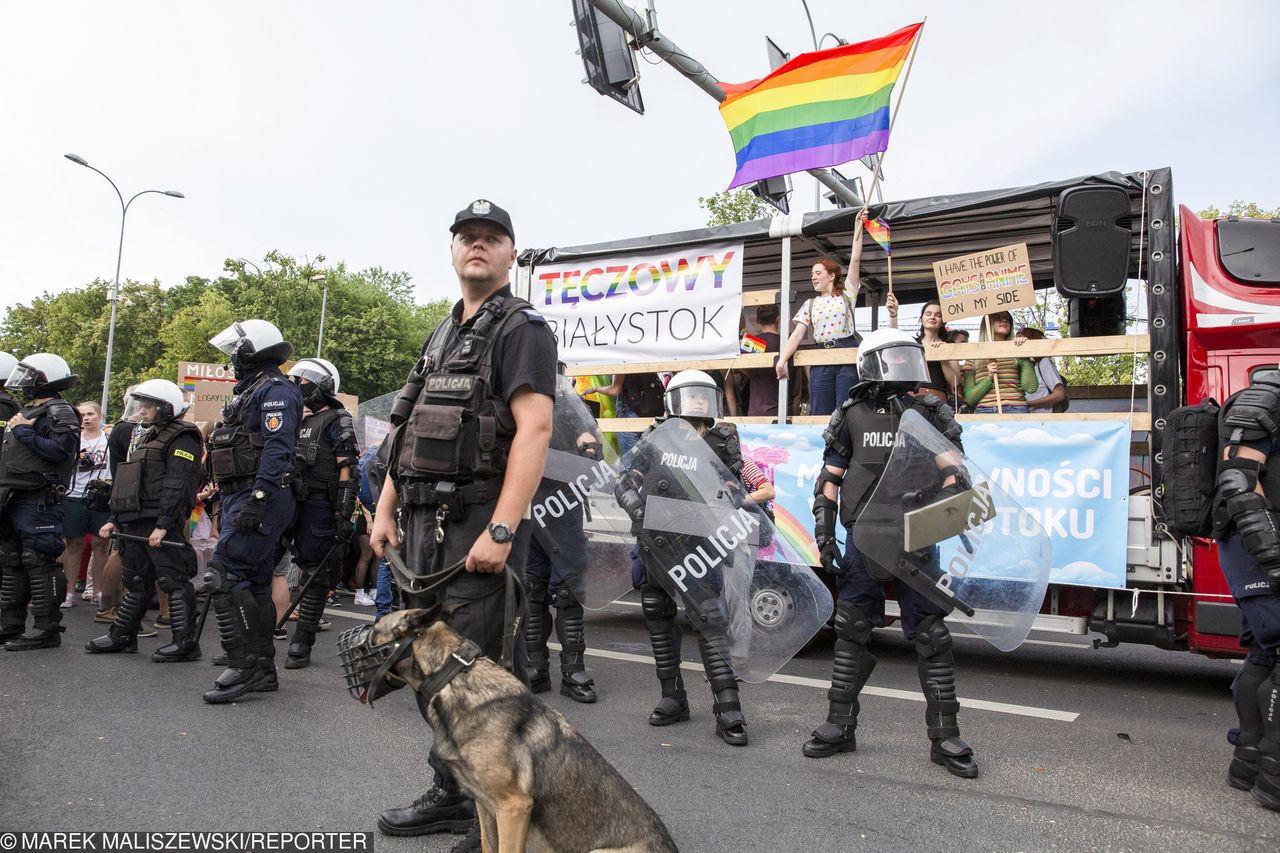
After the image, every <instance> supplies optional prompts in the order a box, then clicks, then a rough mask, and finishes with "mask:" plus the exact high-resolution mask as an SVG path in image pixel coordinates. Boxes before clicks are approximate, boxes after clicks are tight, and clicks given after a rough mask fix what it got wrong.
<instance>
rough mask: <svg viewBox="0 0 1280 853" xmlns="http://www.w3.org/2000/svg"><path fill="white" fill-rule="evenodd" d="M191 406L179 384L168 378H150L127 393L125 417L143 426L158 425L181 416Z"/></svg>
mask: <svg viewBox="0 0 1280 853" xmlns="http://www.w3.org/2000/svg"><path fill="white" fill-rule="evenodd" d="M190 407H191V404H190V403H188V402H187V401H186V399H185V398H184V397H183V396H182V389H180V388H179V387H178V386H177V385H175V384H173V383H172V382H170V381H169V380H168V379H148V380H147V381H146V382H140V383H138V384H137V385H134V386H133V387H132V388H130V389H129V392H128V393H127V394H125V400H124V419H125V420H126V421H132V422H133V423H136V424H141V425H143V426H158V425H161V424H166V423H168V422H169V421H171V420H173V419H175V418H178V417H181V416H182V415H183V414H185V413H186V411H187V409H189V408H190Z"/></svg>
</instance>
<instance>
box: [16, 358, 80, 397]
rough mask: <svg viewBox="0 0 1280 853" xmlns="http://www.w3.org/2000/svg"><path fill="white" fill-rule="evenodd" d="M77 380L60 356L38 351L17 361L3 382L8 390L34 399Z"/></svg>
mask: <svg viewBox="0 0 1280 853" xmlns="http://www.w3.org/2000/svg"><path fill="white" fill-rule="evenodd" d="M79 381H80V377H79V376H77V375H75V374H74V373H72V372H71V368H70V367H68V366H67V361H66V359H64V358H63V357H62V356H60V355H54V354H53V353H51V352H38V353H35V354H34V355H29V356H27V357H26V358H24V359H23V360H22V361H20V362H18V363H17V365H16V366H15V367H14V368H13V370H11V371H10V372H9V378H8V379H7V380H6V381H5V383H4V384H5V387H6V388H8V389H9V390H10V391H21V392H22V393H23V394H24V395H25V396H26V397H27V398H28V399H31V400H34V399H38V398H40V397H51V396H53V395H54V394H57V393H58V392H59V391H65V390H66V389H68V388H71V387H72V386H74V385H75V384H76V383H77V382H79Z"/></svg>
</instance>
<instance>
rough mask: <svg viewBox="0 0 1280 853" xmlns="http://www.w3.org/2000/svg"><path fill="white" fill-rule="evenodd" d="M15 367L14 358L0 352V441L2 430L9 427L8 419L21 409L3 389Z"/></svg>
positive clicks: (16, 364)
mask: <svg viewBox="0 0 1280 853" xmlns="http://www.w3.org/2000/svg"><path fill="white" fill-rule="evenodd" d="M17 366H18V360H17V359H16V358H14V357H13V356H12V355H10V354H9V353H7V352H0V441H2V440H3V439H4V430H5V427H7V426H8V425H9V418H11V417H13V416H14V415H15V414H17V413H18V411H19V410H20V409H21V408H22V406H20V405H18V401H17V400H15V399H13V395H12V394H10V393H9V390H8V389H7V388H6V387H5V383H6V382H7V381H9V374H10V373H12V372H13V369H14V368H15V367H17Z"/></svg>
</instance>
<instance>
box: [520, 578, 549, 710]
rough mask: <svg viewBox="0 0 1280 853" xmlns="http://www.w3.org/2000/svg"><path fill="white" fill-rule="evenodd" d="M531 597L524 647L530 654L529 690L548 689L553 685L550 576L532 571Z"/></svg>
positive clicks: (528, 606) (530, 579) (543, 690)
mask: <svg viewBox="0 0 1280 853" xmlns="http://www.w3.org/2000/svg"><path fill="white" fill-rule="evenodd" d="M528 580H529V600H528V604H527V605H526V607H525V623H524V647H525V650H526V652H528V655H529V690H530V692H533V693H546V692H547V691H548V690H550V689H551V652H550V651H549V650H548V649H547V637H548V636H550V634H551V608H550V607H548V605H547V579H546V578H544V577H539V576H538V575H529V576H528Z"/></svg>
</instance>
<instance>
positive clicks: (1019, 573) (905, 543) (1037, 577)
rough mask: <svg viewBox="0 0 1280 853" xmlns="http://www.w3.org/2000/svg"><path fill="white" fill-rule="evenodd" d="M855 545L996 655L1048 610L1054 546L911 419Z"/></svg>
mask: <svg viewBox="0 0 1280 853" xmlns="http://www.w3.org/2000/svg"><path fill="white" fill-rule="evenodd" d="M951 478H955V481H954V482H953V483H951V484H950V485H947V481H948V480H949V479H951ZM853 538H854V543H855V544H856V545H857V546H858V549H859V550H860V551H861V552H862V555H863V557H864V558H866V559H868V560H870V561H872V562H873V563H875V564H876V565H877V566H878V567H880V568H881V569H883V570H886V571H888V572H889V573H891V574H892V575H894V576H895V577H896V578H897V579H898V581H899V582H902V583H906V584H907V585H908V586H910V587H911V588H912V589H913V590H915V591H916V592H918V593H920V594H921V595H923V596H924V597H925V598H926V599H928V600H929V601H930V602H932V603H934V604H936V605H938V606H939V607H941V608H943V609H944V610H946V611H948V612H950V611H953V610H954V611H955V613H954V614H953V616H952V617H949V618H951V619H952V621H953V622H956V623H959V624H962V625H966V626H968V627H969V628H970V629H971V630H973V632H974V633H976V634H978V635H980V636H982V637H983V638H985V639H986V640H987V641H988V642H990V643H991V645H993V646H995V647H996V648H998V649H1000V650H1002V651H1012V650H1013V649H1016V648H1017V647H1018V646H1019V645H1021V644H1022V641H1023V640H1025V639H1026V638H1027V633H1028V632H1029V631H1030V630H1031V623H1032V621H1033V620H1034V619H1035V616H1036V613H1038V612H1039V611H1040V605H1041V603H1042V602H1043V601H1044V593H1045V588H1046V587H1047V586H1048V583H1049V568H1050V566H1051V560H1050V545H1049V538H1048V536H1046V535H1045V532H1044V531H1043V530H1042V529H1041V528H1040V525H1039V523H1038V522H1037V520H1036V518H1035V517H1034V516H1033V515H1031V514H1030V513H1028V512H1027V511H1026V510H1025V509H1023V508H1022V507H1021V506H1019V505H1018V504H1017V503H1016V502H1015V501H1014V500H1013V499H1012V498H1011V497H1009V495H1008V494H1006V493H1005V492H1004V491H1003V490H1001V489H1000V488H999V486H997V485H996V483H995V482H993V481H992V480H991V478H990V477H988V476H987V475H986V473H984V472H983V471H982V470H981V469H979V468H978V467H977V466H976V465H974V464H973V462H972V461H971V460H969V459H967V458H965V457H964V455H963V454H962V453H961V452H960V451H959V450H957V449H956V448H955V446H954V445H952V444H951V442H949V441H947V439H946V438H945V437H943V435H942V434H941V433H939V432H938V431H937V430H936V429H934V428H933V427H932V426H931V425H930V424H929V422H928V421H926V420H925V419H924V418H923V417H922V416H921V415H920V414H919V413H918V412H915V411H908V412H907V413H906V414H904V415H903V416H902V419H901V421H900V422H899V425H898V434H897V436H896V437H895V440H894V447H893V453H892V455H891V456H890V457H889V462H888V465H887V466H886V468H885V471H884V475H883V476H882V477H881V478H880V482H879V484H878V485H877V486H876V489H875V491H874V492H873V493H872V495H871V498H870V500H869V501H868V502H867V505H866V507H865V508H864V509H863V511H862V513H861V514H860V515H859V516H858V518H857V520H856V521H855V523H854V526H853Z"/></svg>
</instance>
